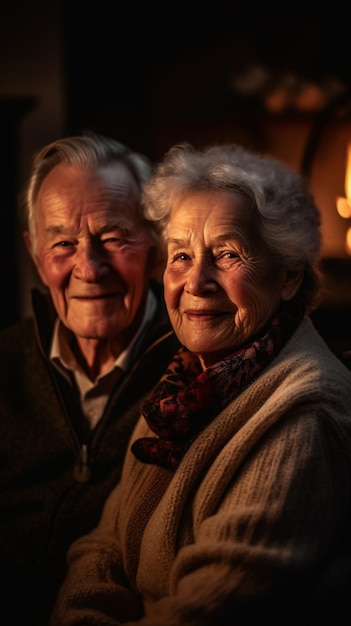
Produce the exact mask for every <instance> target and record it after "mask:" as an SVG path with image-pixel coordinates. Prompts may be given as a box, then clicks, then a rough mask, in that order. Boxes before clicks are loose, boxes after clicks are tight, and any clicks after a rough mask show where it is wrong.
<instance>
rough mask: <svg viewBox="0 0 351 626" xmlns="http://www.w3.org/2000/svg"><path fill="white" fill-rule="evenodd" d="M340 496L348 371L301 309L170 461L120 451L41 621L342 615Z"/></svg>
mask: <svg viewBox="0 0 351 626" xmlns="http://www.w3.org/2000/svg"><path fill="white" fill-rule="evenodd" d="M152 435H153V433H152V432H150V430H149V428H148V426H147V425H146V423H145V421H144V419H143V418H141V419H140V420H139V423H138V424H137V427H136V429H135V432H134V434H133V437H132V440H133V441H134V439H136V438H139V437H144V436H152ZM350 499H351V372H349V370H347V369H346V368H345V367H344V366H343V365H342V364H341V362H339V361H338V359H337V358H336V357H335V356H334V355H333V354H332V353H331V352H330V351H329V349H328V348H327V346H326V345H325V343H324V342H323V340H322V339H321V338H320V336H319V335H318V334H317V332H316V331H315V329H314V328H313V326H312V323H311V322H310V320H308V319H305V320H304V321H303V322H302V324H301V325H300V327H299V328H298V330H297V331H296V332H295V334H294V335H293V337H292V338H291V339H290V341H289V342H288V344H287V345H286V346H285V347H284V349H283V350H282V351H281V353H280V354H279V355H278V357H277V358H276V359H275V360H274V362H273V363H272V364H271V365H270V366H269V367H267V368H266V369H265V370H264V371H263V373H262V374H261V375H260V377H259V378H258V380H256V381H255V382H253V383H252V384H251V385H250V386H249V387H248V388H247V389H245V391H243V392H242V393H241V394H240V395H239V397H238V398H237V399H236V400H234V401H233V402H232V403H231V404H230V405H229V406H228V407H227V408H226V409H225V410H223V411H222V413H221V414H220V415H218V416H217V417H216V418H215V419H214V420H213V421H212V423H211V424H210V425H209V426H208V427H207V428H206V429H205V431H203V432H202V433H201V434H200V435H199V436H198V438H197V439H196V440H195V442H194V443H193V445H192V446H191V448H190V449H189V450H188V452H187V454H186V455H185V457H184V459H183V460H182V462H181V464H180V465H179V467H178V469H177V470H176V471H175V472H172V471H170V470H167V469H163V468H160V467H158V466H155V465H146V464H143V463H141V462H140V461H138V460H137V459H136V458H135V457H134V456H133V455H132V453H131V452H130V451H129V452H128V453H127V457H126V460H125V465H124V473H123V477H122V481H121V483H120V485H119V486H118V487H117V488H116V489H115V490H114V491H113V492H112V494H111V496H110V498H109V500H108V501H107V503H106V507H105V511H104V513H103V516H102V519H101V522H100V524H99V526H98V527H97V528H96V530H95V531H94V532H93V533H91V534H90V535H88V536H85V537H82V538H81V539H79V540H78V541H76V542H75V544H73V546H72V547H71V550H70V553H69V562H70V570H69V574H68V577H67V579H66V582H65V584H64V585H63V587H62V589H61V594H60V595H59V598H58V602H57V605H56V610H55V611H54V614H53V616H52V621H51V626H73V625H74V626H78V625H79V626H83V625H84V626H87V625H89V626H92V625H94V626H95V625H96V626H107V625H109V626H111V625H117V624H122V623H123V624H125V623H126V624H128V625H129V626H131V624H138V625H140V626H239V625H242V624H245V625H247V624H282V625H286V624H299V625H300V624H309V625H313V626H314V625H316V626H320V625H321V624H324V623H325V624H330V625H332V626H334V625H335V624H341V623H343V622H342V621H338V619H339V618H338V615H337V613H338V611H339V612H340V615H342V607H343V603H344V602H347V600H348V594H350V593H351V549H350V537H351V526H350ZM82 515H84V511H82ZM349 613H350V614H351V609H349ZM249 618H250V619H251V620H252V621H250V619H249ZM245 619H247V620H248V621H245ZM305 620H306V621H305ZM346 623H349V621H348V620H347V616H346V621H345V624H346Z"/></svg>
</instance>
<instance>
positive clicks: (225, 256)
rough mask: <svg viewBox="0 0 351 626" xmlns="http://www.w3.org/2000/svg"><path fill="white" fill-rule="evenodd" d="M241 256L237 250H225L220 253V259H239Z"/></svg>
mask: <svg viewBox="0 0 351 626" xmlns="http://www.w3.org/2000/svg"><path fill="white" fill-rule="evenodd" d="M238 257H239V255H238V254H236V253H235V252H223V253H222V254H221V255H220V257H219V258H220V259H237V258H238Z"/></svg>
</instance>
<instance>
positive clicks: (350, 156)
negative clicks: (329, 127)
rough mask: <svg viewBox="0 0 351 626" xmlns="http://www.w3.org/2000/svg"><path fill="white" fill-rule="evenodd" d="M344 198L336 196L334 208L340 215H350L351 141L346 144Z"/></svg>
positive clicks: (346, 216)
mask: <svg viewBox="0 0 351 626" xmlns="http://www.w3.org/2000/svg"><path fill="white" fill-rule="evenodd" d="M345 194H346V197H345V198H341V197H339V198H337V200H336V208H337V211H338V213H339V215H340V216H341V217H345V218H346V219H348V218H349V217H351V142H349V143H348V145H347V156H346V171H345Z"/></svg>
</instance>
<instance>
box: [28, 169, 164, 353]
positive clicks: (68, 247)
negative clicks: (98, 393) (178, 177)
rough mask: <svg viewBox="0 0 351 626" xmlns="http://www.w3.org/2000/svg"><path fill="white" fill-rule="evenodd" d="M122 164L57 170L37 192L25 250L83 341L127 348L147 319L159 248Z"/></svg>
mask: <svg viewBox="0 0 351 626" xmlns="http://www.w3.org/2000/svg"><path fill="white" fill-rule="evenodd" d="M137 191H138V190H137V187H136V183H135V181H134V179H133V177H132V176H131V174H130V173H129V171H128V170H127V168H126V167H125V166H124V165H123V164H116V163H115V164H113V165H109V166H104V167H101V168H99V169H97V170H96V169H90V168H89V169H88V168H85V167H84V168H83V167H80V166H66V165H62V164H60V165H57V166H56V167H55V168H54V169H53V170H52V171H51V172H50V173H49V174H48V176H47V177H46V178H45V180H44V181H43V184H42V186H41V188H40V190H39V194H38V198H37V203H36V206H37V209H36V229H37V239H36V246H35V247H34V245H33V244H34V242H31V241H30V239H29V236H28V234H27V239H26V241H27V245H28V247H29V250H30V252H31V254H32V257H33V260H34V262H35V265H36V268H37V270H38V272H39V275H40V277H41V279H42V281H43V282H44V284H45V285H47V287H48V288H49V290H50V293H51V296H52V299H53V302H54V305H55V308H56V310H57V313H58V316H59V317H60V319H61V321H62V322H63V324H64V325H65V326H66V327H67V328H69V329H70V330H71V331H72V332H73V333H74V334H75V335H76V336H77V338H85V339H97V340H106V339H107V340H110V339H111V340H114V341H116V340H117V343H119V342H121V347H123V346H124V345H126V344H127V343H128V342H129V341H130V339H131V337H132V336H133V334H134V332H135V330H136V329H137V328H138V325H139V323H140V321H141V317H142V314H143V311H144V304H145V297H146V293H147V290H148V285H149V280H150V277H151V275H152V270H153V269H154V267H153V263H154V262H153V259H154V258H155V254H154V252H155V251H154V244H153V241H152V239H151V236H150V234H149V232H148V230H147V228H146V226H145V223H144V222H143V220H142V218H141V217H140V215H139V213H138V210H137V204H136V203H137V200H136V198H137V196H138V193H137Z"/></svg>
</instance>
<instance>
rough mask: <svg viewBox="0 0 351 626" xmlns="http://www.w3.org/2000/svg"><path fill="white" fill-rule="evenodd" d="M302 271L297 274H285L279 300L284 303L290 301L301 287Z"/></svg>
mask: <svg viewBox="0 0 351 626" xmlns="http://www.w3.org/2000/svg"><path fill="white" fill-rule="evenodd" d="M303 276H304V271H303V270H302V269H301V270H299V271H297V272H287V273H286V278H285V282H284V284H283V286H282V289H281V294H280V296H281V299H282V300H283V301H284V302H288V300H292V298H293V297H294V296H295V295H296V293H297V292H298V290H299V289H300V287H301V284H302V281H303Z"/></svg>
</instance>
